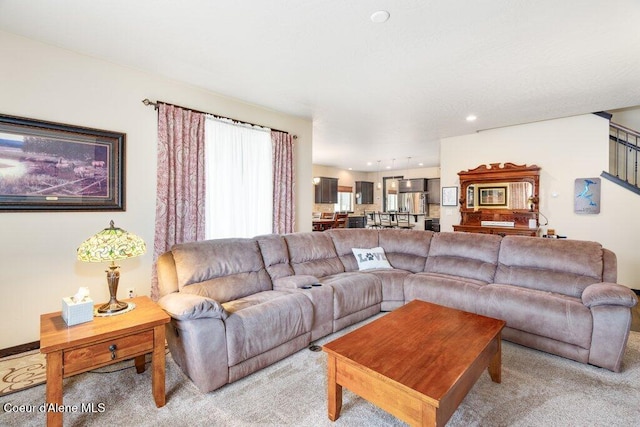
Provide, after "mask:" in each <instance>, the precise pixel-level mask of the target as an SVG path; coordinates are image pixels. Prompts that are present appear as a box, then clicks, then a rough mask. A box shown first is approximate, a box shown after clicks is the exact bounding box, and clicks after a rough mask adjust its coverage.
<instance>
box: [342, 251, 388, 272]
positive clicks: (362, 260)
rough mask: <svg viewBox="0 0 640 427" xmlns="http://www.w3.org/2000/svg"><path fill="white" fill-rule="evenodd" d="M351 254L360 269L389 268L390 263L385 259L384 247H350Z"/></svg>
mask: <svg viewBox="0 0 640 427" xmlns="http://www.w3.org/2000/svg"><path fill="white" fill-rule="evenodd" d="M351 251H352V252H353V255H354V256H355V257H356V261H357V262H358V268H359V269H360V270H371V269H374V268H385V269H391V268H393V267H391V264H389V261H387V256H386V255H385V254H384V249H382V248H381V247H377V248H371V249H358V248H353V249H351Z"/></svg>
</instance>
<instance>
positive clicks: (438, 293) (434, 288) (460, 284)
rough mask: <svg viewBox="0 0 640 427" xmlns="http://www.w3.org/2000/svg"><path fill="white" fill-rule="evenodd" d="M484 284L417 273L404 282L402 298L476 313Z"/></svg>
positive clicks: (436, 274) (460, 278)
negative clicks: (479, 290) (479, 291)
mask: <svg viewBox="0 0 640 427" xmlns="http://www.w3.org/2000/svg"><path fill="white" fill-rule="evenodd" d="M482 286H486V283H485V282H482V281H479V280H473V279H464V278H462V277H456V276H451V275H447V274H438V273H417V274H412V275H410V276H407V277H406V278H405V281H404V297H405V300H406V301H407V302H409V301H412V300H414V299H419V300H422V301H427V302H432V303H435V304H439V305H444V306H445V307H450V308H456V309H458V310H464V311H468V312H471V313H477V309H476V300H477V298H478V295H477V292H478V289H480V287H482Z"/></svg>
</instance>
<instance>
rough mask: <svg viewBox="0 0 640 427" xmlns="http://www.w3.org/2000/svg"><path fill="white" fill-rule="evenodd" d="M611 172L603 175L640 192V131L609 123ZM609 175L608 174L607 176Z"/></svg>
mask: <svg viewBox="0 0 640 427" xmlns="http://www.w3.org/2000/svg"><path fill="white" fill-rule="evenodd" d="M609 141H610V145H609V172H608V174H607V173H606V172H605V173H603V176H605V177H607V178H609V179H612V178H614V180H615V181H616V182H618V183H620V184H622V185H624V186H625V187H627V188H629V189H631V190H633V191H635V192H636V193H638V192H640V186H639V185H638V184H639V183H640V176H639V174H638V161H639V160H640V146H639V145H638V144H639V143H640V133H639V132H638V131H635V130H633V129H629V128H626V127H624V126H620V125H618V124H616V123H610V124H609ZM606 175H608V176H606Z"/></svg>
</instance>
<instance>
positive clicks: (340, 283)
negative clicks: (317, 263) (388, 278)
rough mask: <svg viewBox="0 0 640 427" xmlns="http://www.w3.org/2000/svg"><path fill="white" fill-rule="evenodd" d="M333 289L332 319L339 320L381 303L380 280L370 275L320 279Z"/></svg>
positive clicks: (350, 274)
mask: <svg viewBox="0 0 640 427" xmlns="http://www.w3.org/2000/svg"><path fill="white" fill-rule="evenodd" d="M320 281H321V282H322V283H323V285H326V286H330V287H332V288H333V318H334V319H340V318H341V317H345V316H348V315H350V314H353V313H356V312H358V311H360V310H363V309H365V308H367V307H371V306H373V305H375V304H380V302H381V301H382V283H381V281H380V278H379V277H377V276H375V275H374V274H370V273H359V272H350V273H339V274H335V275H331V276H326V277H322V278H320Z"/></svg>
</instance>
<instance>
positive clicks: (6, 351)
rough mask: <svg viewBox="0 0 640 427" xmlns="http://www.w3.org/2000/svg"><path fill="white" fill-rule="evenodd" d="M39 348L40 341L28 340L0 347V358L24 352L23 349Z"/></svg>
mask: <svg viewBox="0 0 640 427" xmlns="http://www.w3.org/2000/svg"><path fill="white" fill-rule="evenodd" d="M39 348H40V341H34V342H28V343H26V344H20V345H17V346H15V347H7V348H3V349H0V359H1V358H3V357H7V356H13V355H14V354H20V353H24V352H25V351H31V350H37V349H39Z"/></svg>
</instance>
